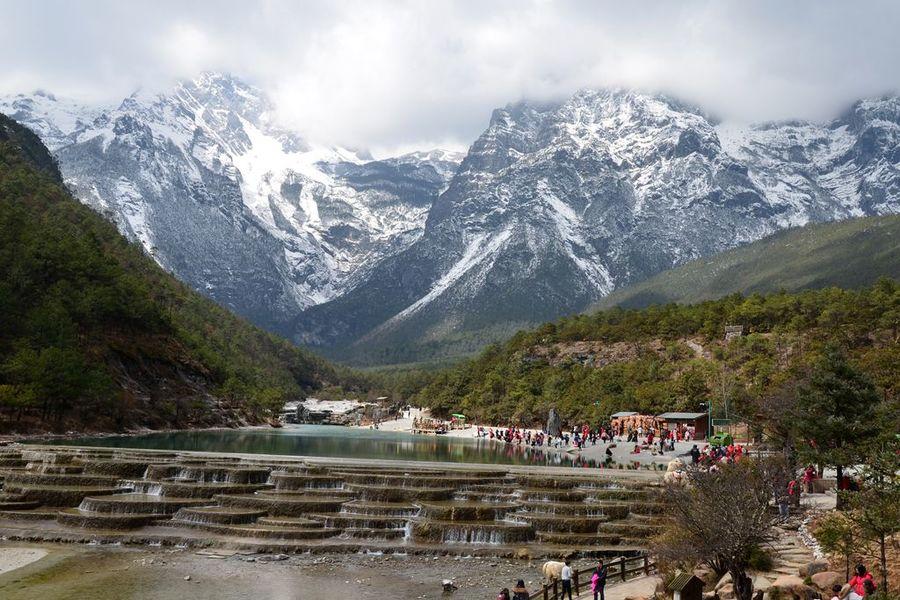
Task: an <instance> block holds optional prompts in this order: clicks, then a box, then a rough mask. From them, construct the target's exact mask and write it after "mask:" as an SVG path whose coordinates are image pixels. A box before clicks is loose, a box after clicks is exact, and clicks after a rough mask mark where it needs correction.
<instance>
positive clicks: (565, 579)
mask: <svg viewBox="0 0 900 600" xmlns="http://www.w3.org/2000/svg"><path fill="white" fill-rule="evenodd" d="M559 580H560V581H562V594H561V595H560V598H565V597H566V594H567V593H568V594H569V600H572V567H570V566H569V559H566V562H565V564H563V568H562V572H561V573H560V574H559Z"/></svg>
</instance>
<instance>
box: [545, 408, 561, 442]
mask: <svg viewBox="0 0 900 600" xmlns="http://www.w3.org/2000/svg"><path fill="white" fill-rule="evenodd" d="M547 433H548V434H550V435H552V436H554V437H556V436H558V435H559V434H561V433H562V419H561V418H560V416H559V412H557V410H556V408H555V407H554V408H551V409H550V414H548V415H547Z"/></svg>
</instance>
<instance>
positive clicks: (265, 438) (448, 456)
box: [53, 425, 594, 466]
mask: <svg viewBox="0 0 900 600" xmlns="http://www.w3.org/2000/svg"><path fill="white" fill-rule="evenodd" d="M53 443H55V444H64V445H69V446H102V447H107V448H141V449H152V450H188V451H191V450H193V451H201V452H240V453H246V454H284V455H293V456H332V457H343V458H376V459H391V460H422V461H442V462H469V463H494V464H517V465H554V466H555V465H559V466H594V465H593V464H592V462H593V461H585V460H583V459H580V458H573V457H570V456H566V455H562V454H559V453H555V452H544V451H543V450H537V449H532V448H524V447H521V446H514V445H504V444H500V443H498V442H494V441H489V440H476V439H468V438H453V437H445V436H435V435H411V434H408V433H399V432H387V431H376V430H371V429H355V428H349V427H335V426H328V425H286V426H285V427H283V428H281V429H238V430H222V431H175V432H166V433H151V434H147V435H138V436H114V437H83V438H77V439H73V440H65V441H59V442H56V441H54V442H53Z"/></svg>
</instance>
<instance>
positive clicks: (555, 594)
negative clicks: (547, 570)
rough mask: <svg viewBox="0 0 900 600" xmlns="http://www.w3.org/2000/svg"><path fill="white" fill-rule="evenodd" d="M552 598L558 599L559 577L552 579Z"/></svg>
mask: <svg viewBox="0 0 900 600" xmlns="http://www.w3.org/2000/svg"><path fill="white" fill-rule="evenodd" d="M553 600H559V579H554V580H553Z"/></svg>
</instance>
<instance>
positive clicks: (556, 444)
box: [476, 425, 612, 450]
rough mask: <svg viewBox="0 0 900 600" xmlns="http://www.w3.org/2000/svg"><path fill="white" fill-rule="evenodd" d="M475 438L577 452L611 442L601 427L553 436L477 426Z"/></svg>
mask: <svg viewBox="0 0 900 600" xmlns="http://www.w3.org/2000/svg"><path fill="white" fill-rule="evenodd" d="M476 436H477V437H479V438H487V439H491V440H499V441H501V442H505V443H507V444H514V445H517V446H528V447H531V448H569V447H572V448H578V449H579V450H583V449H584V448H585V446H588V445H591V446H596V445H597V442H603V443H605V442H610V441H612V437H611V435H610V434H609V431H608V430H607V428H606V427H605V426H602V425H601V426H599V427H596V428H594V429H592V428H591V427H589V426H588V425H582V426H581V427H573V428H572V430H571V431H561V432H560V433H559V434H558V435H553V434H552V433H550V432H548V431H546V430H531V429H523V428H521V427H516V426H510V427H506V428H501V427H497V428H494V427H487V428H486V427H482V426H479V427H478V429H477V430H476Z"/></svg>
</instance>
